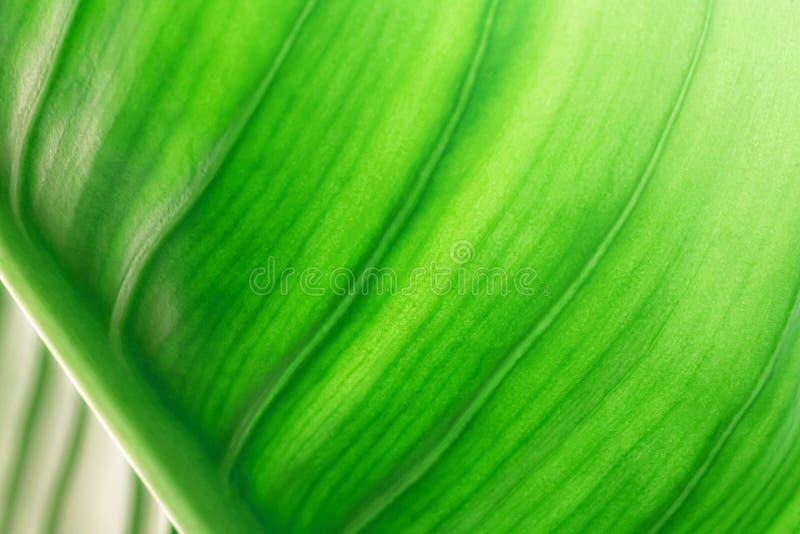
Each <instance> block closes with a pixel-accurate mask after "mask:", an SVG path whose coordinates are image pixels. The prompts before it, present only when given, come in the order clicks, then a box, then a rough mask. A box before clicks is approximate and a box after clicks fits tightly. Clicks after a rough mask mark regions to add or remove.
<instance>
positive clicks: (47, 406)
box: [0, 292, 165, 534]
mask: <svg viewBox="0 0 800 534" xmlns="http://www.w3.org/2000/svg"><path fill="white" fill-rule="evenodd" d="M0 391H1V392H2V396H1V397H0V399H1V402H0V430H2V432H0V532H3V533H15V534H16V533H27V532H109V533H111V532H117V533H125V532H127V533H130V534H139V533H146V532H163V531H164V529H165V526H164V525H163V523H164V521H163V519H162V518H163V516H162V514H161V513H160V512H159V509H158V507H157V506H156V504H155V502H154V501H153V500H152V499H151V498H150V497H149V495H148V493H147V490H146V489H145V488H144V486H143V485H142V484H141V483H140V482H139V480H138V479H137V478H136V477H135V476H132V473H131V471H130V469H128V465H127V463H126V462H125V459H124V457H123V456H122V454H121V453H120V451H119V449H118V448H117V446H116V444H115V443H114V442H113V441H111V440H110V439H109V437H108V434H107V433H106V431H105V430H104V429H103V428H102V426H101V425H100V423H99V422H98V421H97V419H95V418H94V417H93V416H92V415H91V414H90V412H89V410H88V409H87V407H86V405H85V404H84V403H83V402H81V401H80V400H79V399H78V397H77V395H76V394H75V392H74V389H73V388H72V385H71V384H70V383H69V381H68V380H67V378H66V376H64V374H63V373H62V372H61V371H60V370H59V369H58V368H57V366H56V364H55V362H53V360H52V358H51V357H50V355H49V354H47V353H46V350H44V348H43V347H42V345H41V344H40V343H39V342H38V338H37V337H36V334H35V332H34V331H33V329H31V328H30V327H29V326H28V325H27V319H26V318H25V317H24V316H23V315H22V314H21V313H20V312H19V311H18V310H17V309H16V307H15V306H14V305H13V304H12V303H11V301H10V299H8V298H7V295H6V294H5V292H0Z"/></svg>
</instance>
